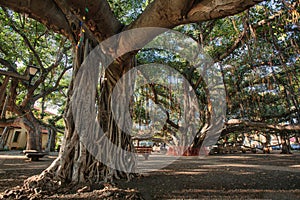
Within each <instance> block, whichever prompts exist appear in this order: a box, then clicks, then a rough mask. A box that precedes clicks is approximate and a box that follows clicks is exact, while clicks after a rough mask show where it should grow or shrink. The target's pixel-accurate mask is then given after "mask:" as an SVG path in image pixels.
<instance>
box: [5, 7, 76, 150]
mask: <svg viewBox="0 0 300 200" xmlns="http://www.w3.org/2000/svg"><path fill="white" fill-rule="evenodd" d="M0 17H1V30H0V34H1V39H0V44H1V45H0V46H1V49H0V55H1V58H0V63H1V65H2V66H3V67H2V69H3V70H2V71H1V72H0V75H1V74H2V73H4V72H6V73H5V74H6V75H1V76H0V80H1V83H2V84H1V87H0V88H1V90H0V91H1V92H0V94H1V96H0V97H1V98H0V111H1V122H0V123H1V124H2V125H4V126H12V125H13V126H20V127H25V128H26V129H27V130H28V134H27V137H28V139H27V149H35V150H38V151H41V150H42V149H41V130H42V128H43V129H45V128H46V129H49V130H51V132H53V133H54V134H53V135H52V136H53V137H54V139H55V133H56V131H57V129H56V128H55V126H54V125H55V121H57V120H58V119H56V120H55V121H53V120H52V121H51V117H50V116H49V115H48V116H46V115H47V112H45V111H46V109H47V107H49V106H50V105H49V103H50V101H49V99H51V100H52V101H57V99H58V98H61V96H62V93H64V90H66V88H67V81H66V80H67V78H68V76H65V73H66V72H67V71H68V70H69V69H71V67H70V66H69V65H70V55H69V53H70V52H69V51H68V50H69V49H70V44H68V43H67V42H66V39H65V38H64V37H63V36H60V35H57V34H53V33H52V32H50V31H49V30H48V29H47V28H45V26H43V25H42V24H41V23H39V22H37V21H35V20H32V19H30V18H28V17H27V15H25V14H17V13H14V12H12V11H10V10H7V9H4V8H3V9H1V10H0ZM49 47H51V48H49ZM32 65H34V66H35V67H37V68H38V69H39V72H38V74H37V75H36V76H35V77H33V79H32V78H30V79H29V80H24V78H23V77H24V76H25V77H26V76H29V74H26V73H28V72H26V68H27V66H32ZM22 74H25V75H24V76H23V75H22ZM22 76H23V77H22ZM20 77H21V78H20ZM28 78H29V77H28ZM62 80H64V82H63V81H62ZM60 101H61V100H60ZM46 102H49V103H48V105H47V104H46ZM61 102H62V101H61ZM52 105H54V104H52ZM7 113H12V114H9V115H7ZM49 117H50V118H49ZM43 119H45V120H43ZM49 120H50V121H49ZM50 122H51V123H50ZM52 141H53V140H52ZM54 141H55V140H54ZM54 141H53V143H52V147H53V144H54ZM52 149H53V148H52Z"/></svg>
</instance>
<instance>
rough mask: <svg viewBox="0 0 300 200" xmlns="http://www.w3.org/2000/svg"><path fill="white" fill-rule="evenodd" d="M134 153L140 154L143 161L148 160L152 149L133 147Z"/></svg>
mask: <svg viewBox="0 0 300 200" xmlns="http://www.w3.org/2000/svg"><path fill="white" fill-rule="evenodd" d="M135 152H136V153H138V154H142V155H143V156H144V158H145V160H148V158H149V156H150V154H151V152H152V147H141V146H137V147H135Z"/></svg>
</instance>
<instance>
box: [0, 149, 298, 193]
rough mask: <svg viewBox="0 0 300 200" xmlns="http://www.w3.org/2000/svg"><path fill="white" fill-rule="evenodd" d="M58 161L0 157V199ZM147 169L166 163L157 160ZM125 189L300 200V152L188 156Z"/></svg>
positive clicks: (4, 154)
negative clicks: (156, 164)
mask: <svg viewBox="0 0 300 200" xmlns="http://www.w3.org/2000/svg"><path fill="white" fill-rule="evenodd" d="M53 159H55V156H48V157H44V158H42V159H41V160H40V161H38V162H32V161H29V160H28V159H27V158H26V157H24V156H23V155H22V154H20V153H19V152H0V194H1V192H3V191H5V190H7V189H9V188H11V187H14V186H17V185H21V184H22V183H23V181H24V179H26V178H27V177H29V176H31V175H35V174H38V173H40V172H41V171H42V170H43V169H45V168H46V167H47V166H48V165H49V164H50V163H51V161H52V160H53ZM139 160H142V165H141V168H143V167H144V168H145V167H147V166H150V165H152V164H153V163H159V162H164V161H165V160H166V156H164V155H159V154H158V155H151V156H150V158H149V160H147V161H144V160H143V158H142V157H141V156H140V157H139ZM115 184H116V186H117V187H118V188H121V189H125V190H126V189H128V191H130V190H134V191H139V192H140V193H141V195H142V196H143V198H144V199H300V153H293V154H289V155H283V154H279V153H278V152H277V153H274V152H273V153H271V154H261V153H257V154H250V153H247V154H226V155H215V156H206V157H182V158H180V159H178V160H177V161H175V162H173V163H172V164H170V165H168V166H166V167H164V168H162V169H159V170H157V171H152V172H147V173H143V174H142V175H141V176H140V177H137V178H134V179H133V180H131V181H130V182H127V181H126V180H118V181H116V182H115ZM43 199H100V198H99V197H97V193H95V192H86V193H75V194H57V195H52V196H48V197H43Z"/></svg>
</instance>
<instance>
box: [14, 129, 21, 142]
mask: <svg viewBox="0 0 300 200" xmlns="http://www.w3.org/2000/svg"><path fill="white" fill-rule="evenodd" d="M20 133H21V131H16V132H15V134H14V137H13V141H12V142H18V138H19V135H20Z"/></svg>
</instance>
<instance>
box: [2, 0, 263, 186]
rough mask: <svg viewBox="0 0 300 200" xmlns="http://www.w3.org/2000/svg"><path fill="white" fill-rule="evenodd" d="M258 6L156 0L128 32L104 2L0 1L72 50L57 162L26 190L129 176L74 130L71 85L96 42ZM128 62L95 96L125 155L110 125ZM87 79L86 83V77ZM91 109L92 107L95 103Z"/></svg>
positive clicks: (124, 139) (108, 131)
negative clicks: (108, 163)
mask: <svg viewBox="0 0 300 200" xmlns="http://www.w3.org/2000/svg"><path fill="white" fill-rule="evenodd" d="M261 1H262V0H253V1H249V0H229V1H226V2H224V1H210V0H204V1H190V0H173V1H166V0H154V1H153V2H152V3H151V4H149V6H148V7H147V8H146V9H145V11H144V12H143V13H142V14H141V15H140V16H139V17H138V18H137V19H136V20H135V21H133V22H132V23H131V24H129V25H128V26H124V25H122V24H121V23H120V22H119V21H118V20H117V18H116V17H115V16H114V14H113V12H112V11H111V9H110V7H109V4H108V2H107V1H105V0H97V1H96V0H93V1H88V2H87V1H78V0H76V1H75V0H63V1H58V0H47V1H43V2H41V1H39V0H31V1H25V2H24V1H23V0H12V1H6V0H0V5H3V6H7V7H9V8H11V9H14V10H16V11H18V12H24V13H28V14H29V16H30V17H32V18H35V19H37V20H39V21H41V22H42V23H44V24H45V25H46V26H48V27H49V28H50V29H52V30H55V31H56V32H59V33H61V34H63V35H65V36H66V37H68V38H69V39H70V40H71V41H72V43H73V47H74V70H73V72H74V74H73V79H72V82H71V84H70V88H69V94H68V98H69V99H68V103H67V106H66V111H65V124H66V129H65V135H64V141H63V144H62V147H61V150H60V153H59V156H58V158H57V159H56V160H55V161H54V162H53V163H52V165H51V166H50V167H49V168H48V169H46V170H45V171H44V172H43V173H42V174H41V175H39V176H37V177H35V178H31V179H29V180H28V181H27V182H26V184H25V186H26V187H27V188H32V187H38V188H40V189H42V190H44V189H49V188H50V189H51V191H55V189H57V188H59V187H60V185H61V184H58V183H73V184H77V183H80V182H84V183H87V182H89V183H94V182H99V181H103V180H111V179H112V178H113V177H114V176H118V175H120V174H121V175H124V174H125V175H127V177H128V173H120V171H118V170H115V169H113V168H112V167H108V166H105V165H104V163H102V162H100V161H99V159H95V155H94V154H93V153H91V152H89V151H88V150H87V148H86V146H85V145H84V144H83V142H81V140H80V139H82V138H81V137H80V136H79V135H80V133H78V132H77V130H76V123H77V120H78V119H74V113H73V111H74V110H72V109H73V108H72V99H71V97H72V95H73V92H74V91H75V89H76V87H78V85H76V84H75V82H74V81H75V79H76V77H77V72H78V71H79V70H80V66H81V64H82V63H83V61H84V57H85V56H87V53H88V52H89V51H88V50H87V49H88V48H87V47H88V45H89V46H91V47H95V46H96V45H97V44H96V41H97V42H102V41H103V40H105V39H107V38H109V37H110V36H112V35H115V34H117V33H120V32H121V31H124V30H131V29H134V28H142V27H162V28H174V27H175V26H178V25H180V24H186V23H191V22H199V21H205V20H211V19H216V18H222V17H225V16H228V15H233V14H236V13H239V12H241V11H243V10H245V9H247V8H249V7H251V6H253V5H255V4H257V3H259V2H261ZM87 8H88V9H87ZM82 30H84V31H82ZM83 34H84V38H83V36H82V35H83ZM147 34H149V35H148V36H149V37H154V36H155V35H156V34H158V33H148V32H144V34H143V35H139V36H138V37H136V38H128V40H129V41H130V42H129V43H127V44H126V42H127V41H126V40H123V41H122V40H120V41H118V42H119V44H117V46H119V47H121V49H118V50H119V51H123V50H124V48H125V49H126V47H125V46H126V45H129V46H130V45H134V44H133V43H145V42H146V41H145V39H147V38H148V39H149V37H147ZM124 45H125V46H124ZM122 47H123V49H122ZM113 48H114V47H112V49H113ZM129 48H130V47H129ZM113 50H116V49H113ZM123 53H126V52H123ZM132 56H133V54H131V55H130V54H128V55H127V56H123V57H122V58H119V59H117V60H116V61H115V62H114V63H113V64H112V65H110V67H109V68H108V69H107V70H106V71H105V77H106V81H105V83H103V90H102V91H98V93H99V95H100V97H99V98H98V99H99V100H100V101H99V102H98V104H99V105H98V108H99V111H98V115H99V118H98V119H97V120H99V123H100V125H101V126H102V128H103V130H104V133H105V137H106V138H109V140H110V141H111V142H112V143H113V144H115V146H116V147H122V149H124V150H126V151H131V149H132V144H131V140H130V136H129V135H127V134H126V133H124V132H123V131H122V130H121V129H120V128H119V127H118V125H117V123H116V121H115V120H114V118H113V114H112V108H111V106H110V100H111V94H112V90H113V88H114V86H115V84H116V82H117V81H118V80H119V79H120V78H121V77H122V76H123V75H124V73H126V72H127V71H128V70H129V69H130V68H131V67H133V63H132ZM85 78H86V79H88V77H85ZM87 87H88V86H87ZM95 95H96V94H95ZM82 98H85V96H82ZM90 103H91V104H92V105H91V106H92V107H93V106H94V105H95V103H96V102H90ZM93 103H94V104H93ZM115 109H121V110H122V109H123V108H122V106H121V105H116V108H115ZM79 112H81V111H79ZM121 118H122V117H121ZM123 118H125V117H123ZM85 123H86V122H85ZM95 134H97V133H95ZM99 142H100V143H99V144H100V145H99V146H98V147H99V149H97V150H98V151H99V153H100V154H101V153H103V154H107V155H108V157H109V156H113V153H114V151H117V150H116V149H114V148H112V147H109V148H111V149H107V148H106V146H105V143H103V144H102V143H101V142H102V141H101V140H99ZM122 156H123V157H122ZM122 156H120V157H118V158H117V159H119V160H118V161H117V162H119V163H120V164H121V165H122V164H124V165H128V166H127V167H129V168H131V167H134V163H133V164H132V163H128V162H134V159H132V158H130V157H131V156H132V154H129V158H128V157H127V155H122ZM113 158H114V157H111V158H109V159H113ZM125 168H126V166H125ZM125 171H126V170H125ZM127 172H128V171H127ZM49 180H50V181H49Z"/></svg>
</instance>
